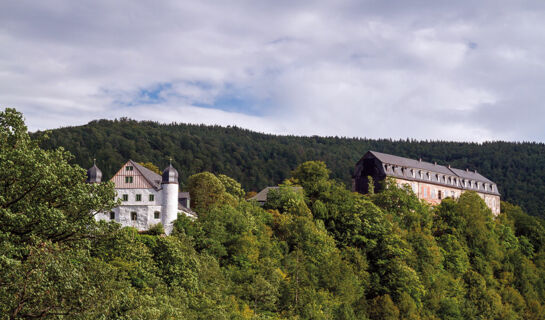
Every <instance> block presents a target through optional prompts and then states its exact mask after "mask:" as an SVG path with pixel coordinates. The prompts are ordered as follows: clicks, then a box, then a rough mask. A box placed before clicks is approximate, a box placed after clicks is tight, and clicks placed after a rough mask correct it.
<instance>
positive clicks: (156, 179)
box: [129, 160, 161, 190]
mask: <svg viewBox="0 0 545 320" xmlns="http://www.w3.org/2000/svg"><path fill="white" fill-rule="evenodd" d="M129 162H130V163H131V164H132V165H133V166H134V167H135V168H136V169H137V170H138V171H140V173H141V174H142V175H143V176H144V178H145V179H146V180H147V181H148V182H149V183H150V184H151V185H152V186H153V187H154V188H155V189H156V190H159V189H161V176H160V175H158V174H157V173H155V172H153V171H151V170H150V169H148V168H146V167H144V166H142V165H140V164H139V163H137V162H135V161H132V160H129Z"/></svg>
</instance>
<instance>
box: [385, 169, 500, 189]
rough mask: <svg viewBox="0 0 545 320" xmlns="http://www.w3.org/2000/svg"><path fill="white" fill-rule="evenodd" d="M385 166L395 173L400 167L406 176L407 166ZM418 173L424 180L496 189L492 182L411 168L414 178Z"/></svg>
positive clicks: (465, 186) (473, 187) (402, 173)
mask: <svg viewBox="0 0 545 320" xmlns="http://www.w3.org/2000/svg"><path fill="white" fill-rule="evenodd" d="M383 167H384V170H385V171H386V172H393V173H395V171H396V169H399V170H400V171H401V175H402V176H405V174H406V172H407V171H406V170H408V169H406V168H403V167H398V166H394V165H390V164H384V165H383ZM417 174H418V177H419V178H420V179H422V180H425V179H427V180H428V181H432V178H434V179H433V181H437V182H440V183H444V184H450V185H453V186H463V187H464V188H472V189H478V190H480V189H481V188H482V189H484V191H494V187H493V185H492V184H488V183H481V182H479V181H475V180H468V179H462V180H460V179H458V178H455V177H449V176H446V175H440V174H435V175H434V174H432V173H431V172H426V171H422V170H418V172H417V170H415V169H410V176H412V177H413V178H416V176H417Z"/></svg>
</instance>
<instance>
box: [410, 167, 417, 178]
mask: <svg viewBox="0 0 545 320" xmlns="http://www.w3.org/2000/svg"><path fill="white" fill-rule="evenodd" d="M411 174H412V176H413V178H416V171H415V170H414V169H411Z"/></svg>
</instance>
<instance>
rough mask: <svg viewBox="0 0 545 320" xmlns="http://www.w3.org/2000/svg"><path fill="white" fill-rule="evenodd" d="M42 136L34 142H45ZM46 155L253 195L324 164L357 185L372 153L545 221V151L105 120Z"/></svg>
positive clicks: (76, 130) (52, 142) (53, 141)
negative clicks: (453, 173) (209, 175)
mask: <svg viewBox="0 0 545 320" xmlns="http://www.w3.org/2000/svg"><path fill="white" fill-rule="evenodd" d="M41 134H43V133H42V132H37V133H35V134H34V136H35V137H36V136H40V135H41ZM49 137H50V138H49V139H47V140H45V141H44V142H42V147H44V148H47V149H49V148H56V147H59V146H63V147H65V148H66V149H67V150H69V151H70V152H72V153H73V154H74V155H75V162H76V163H78V164H79V165H81V166H82V167H84V168H88V167H90V166H91V165H92V159H93V158H94V157H96V159H97V165H98V166H99V167H100V168H101V169H102V171H103V174H104V177H105V178H110V177H111V176H112V175H113V174H114V173H115V172H116V171H117V170H118V169H119V168H120V166H121V165H122V164H123V163H124V162H125V161H126V160H127V159H133V160H135V161H139V162H152V163H154V164H156V165H157V166H159V167H161V168H162V167H164V166H166V164H168V159H169V157H172V162H173V165H174V166H175V167H176V168H178V171H179V172H180V176H181V180H182V183H184V184H185V183H186V182H187V178H188V177H189V176H190V175H192V174H194V173H198V172H201V171H211V172H214V173H223V174H226V175H228V176H231V177H233V178H235V179H236V180H238V181H240V182H241V183H242V185H243V187H244V188H245V189H246V190H247V191H250V190H256V191H257V190H259V189H261V188H263V187H265V186H268V185H275V184H278V183H280V182H282V181H283V179H285V178H287V177H289V174H290V172H291V170H293V169H294V168H295V167H296V166H297V165H298V164H300V163H302V162H304V161H307V160H323V161H325V162H326V164H327V166H328V167H329V168H330V169H331V171H332V177H334V178H337V179H339V180H342V181H343V182H345V183H346V184H347V185H348V186H349V185H350V183H351V175H352V171H353V168H354V165H355V164H356V162H357V161H358V160H359V159H360V158H361V157H362V156H363V154H364V153H365V152H367V151H368V150H376V151H380V152H385V153H391V154H395V155H399V156H405V157H409V158H416V159H417V158H422V160H424V161H430V162H434V161H437V162H438V163H440V164H451V165H452V166H453V167H457V168H461V169H465V168H469V169H471V170H475V169H476V170H478V171H479V172H480V173H482V174H483V175H484V176H486V177H488V178H490V179H491V180H493V181H495V182H496V183H497V184H498V187H499V190H500V192H501V194H502V199H504V200H507V201H510V202H512V203H516V204H519V205H520V206H522V207H523V208H524V209H525V210H526V211H527V212H529V213H530V214H532V215H538V216H542V217H545V144H543V143H511V142H487V143H483V144H477V143H459V142H444V141H430V142H428V141H415V140H399V141H393V140H387V139H380V140H373V139H351V138H339V137H315V136H314V137H296V136H277V135H269V134H262V133H256V132H252V131H249V130H245V129H240V128H236V127H227V128H226V127H220V126H205V125H187V124H169V125H165V124H158V123H155V122H149V121H146V122H138V121H133V120H127V119H122V120H114V121H110V120H98V121H92V122H90V123H88V124H87V125H84V126H78V127H67V128H61V129H56V130H53V131H52V132H51V133H50V134H49Z"/></svg>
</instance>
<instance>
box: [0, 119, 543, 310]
mask: <svg viewBox="0 0 545 320" xmlns="http://www.w3.org/2000/svg"><path fill="white" fill-rule="evenodd" d="M0 147H1V149H0V191H1V193H0V219H2V221H1V222H2V223H0V319H31V318H46V319H373V320H374V319H377V320H378V319H396V320H397V319H415V320H418V319H429V320H431V319H542V318H543V314H545V305H544V302H543V301H545V239H544V238H543V237H544V230H545V223H544V222H543V220H542V219H540V218H537V217H532V216H529V215H527V214H526V213H525V212H524V211H523V210H522V209H521V208H520V207H518V206H515V205H512V204H509V203H505V202H504V203H502V213H501V214H500V215H499V216H498V217H496V218H494V217H493V216H492V213H491V211H490V210H489V209H488V207H487V206H486V205H485V204H484V202H483V200H482V199H481V198H480V197H479V196H478V195H477V194H476V193H473V192H466V193H464V194H463V195H462V196H461V197H460V198H459V199H451V198H447V199H445V200H444V201H443V202H442V203H441V204H440V205H438V206H436V207H431V206H429V205H428V204H426V203H423V202H421V201H419V200H418V199H417V197H416V196H415V195H414V194H413V193H412V191H411V189H410V188H398V187H397V186H396V185H395V184H394V183H392V182H391V181H388V182H387V188H386V189H385V190H384V191H383V192H381V193H376V194H370V195H365V196H364V195H361V194H357V193H353V192H351V191H350V190H348V189H347V188H346V186H345V184H343V183H341V182H339V181H338V180H335V179H332V178H331V177H330V174H331V173H330V171H329V169H328V168H327V166H326V165H325V163H324V162H320V161H311V162H304V163H302V164H300V165H299V166H296V168H295V170H294V171H293V173H292V174H291V175H290V176H288V177H287V179H286V180H285V181H284V183H283V184H282V185H281V187H280V188H278V189H277V190H274V191H271V193H270V197H269V200H268V201H267V202H266V203H265V205H264V206H263V207H261V206H260V205H258V204H257V203H256V202H254V201H246V200H244V198H243V196H242V195H243V194H244V191H243V190H242V187H241V186H240V185H239V184H238V182H237V181H236V180H235V179H233V178H230V177H228V176H224V175H219V174H218V175H216V174H214V173H210V172H203V173H198V174H195V175H192V176H190V177H188V181H189V182H190V183H189V189H190V192H192V200H195V201H196V203H195V205H196V208H197V209H196V210H198V214H199V216H198V218H197V219H192V218H188V217H185V216H183V215H182V216H179V218H178V220H177V221H176V222H175V228H174V232H173V233H172V235H170V236H165V235H156V234H155V233H156V232H151V233H148V234H146V233H138V232H137V231H136V230H135V229H132V228H120V226H119V225H117V224H116V223H115V222H109V223H97V222H95V220H94V219H93V214H94V213H95V212H97V211H98V210H108V209H109V208H110V207H112V206H114V205H116V204H115V203H114V202H113V200H112V199H113V192H114V189H113V187H112V185H111V184H109V183H104V184H99V185H96V184H95V185H89V184H86V183H84V181H85V171H84V170H83V169H81V168H80V167H79V166H77V165H70V164H69V160H70V155H69V154H68V153H67V152H65V151H64V150H62V149H53V150H49V151H45V150H42V149H40V148H39V147H38V144H37V143H36V142H35V141H32V140H31V139H30V138H29V136H28V134H27V133H26V128H25V127H24V123H23V121H22V118H21V115H20V114H18V113H16V112H15V111H14V110H11V109H8V110H6V111H4V112H2V113H0ZM294 186H299V187H300V188H294Z"/></svg>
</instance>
